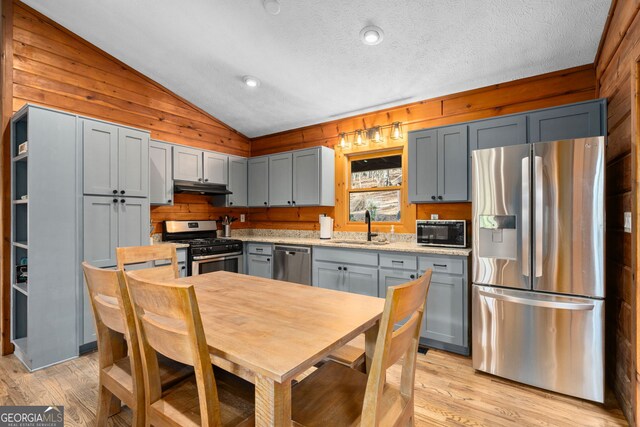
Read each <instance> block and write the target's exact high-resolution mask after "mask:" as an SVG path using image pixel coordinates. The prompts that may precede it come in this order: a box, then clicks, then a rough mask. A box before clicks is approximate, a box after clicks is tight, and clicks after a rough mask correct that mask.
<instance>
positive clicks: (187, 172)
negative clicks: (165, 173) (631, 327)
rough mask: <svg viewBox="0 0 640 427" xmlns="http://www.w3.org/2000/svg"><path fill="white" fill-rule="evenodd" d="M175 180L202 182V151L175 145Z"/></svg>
mask: <svg viewBox="0 0 640 427" xmlns="http://www.w3.org/2000/svg"><path fill="white" fill-rule="evenodd" d="M173 179H176V180H182V181H192V182H202V181H203V179H204V178H203V169H202V150H196V149H195V148H189V147H183V146H181V145H175V146H174V147H173Z"/></svg>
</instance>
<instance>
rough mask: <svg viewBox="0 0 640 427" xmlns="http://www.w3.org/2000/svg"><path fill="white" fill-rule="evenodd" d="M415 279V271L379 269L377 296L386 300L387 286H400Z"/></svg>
mask: <svg viewBox="0 0 640 427" xmlns="http://www.w3.org/2000/svg"><path fill="white" fill-rule="evenodd" d="M416 277H418V272H417V271H412V270H395V269H387V268H381V269H380V273H379V276H378V296H379V297H380V298H386V296H387V288H388V287H389V286H397V285H402V284H403V283H407V282H410V281H411V280H415V278H416Z"/></svg>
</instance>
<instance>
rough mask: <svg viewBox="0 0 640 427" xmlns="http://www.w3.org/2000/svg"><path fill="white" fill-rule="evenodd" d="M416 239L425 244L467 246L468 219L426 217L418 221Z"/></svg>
mask: <svg viewBox="0 0 640 427" xmlns="http://www.w3.org/2000/svg"><path fill="white" fill-rule="evenodd" d="M416 239H417V242H418V244H419V245H423V246H444V247H449V248H466V247H467V221H465V220H457V219H451V220H444V219H424V220H418V221H416Z"/></svg>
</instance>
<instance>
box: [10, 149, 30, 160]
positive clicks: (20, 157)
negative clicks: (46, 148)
mask: <svg viewBox="0 0 640 427" xmlns="http://www.w3.org/2000/svg"><path fill="white" fill-rule="evenodd" d="M28 157H29V152H28V151H27V152H26V153H22V154H18V155H17V156H15V157H14V158H13V161H14V162H19V161H21V160H27V158H28Z"/></svg>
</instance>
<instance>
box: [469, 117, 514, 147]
mask: <svg viewBox="0 0 640 427" xmlns="http://www.w3.org/2000/svg"><path fill="white" fill-rule="evenodd" d="M526 143H527V116H526V115H524V114H522V115H517V116H506V117H497V118H495V119H488V120H481V121H478V122H472V123H469V147H470V148H471V150H483V149H485V148H497V147H506V146H508V145H517V144H526Z"/></svg>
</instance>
